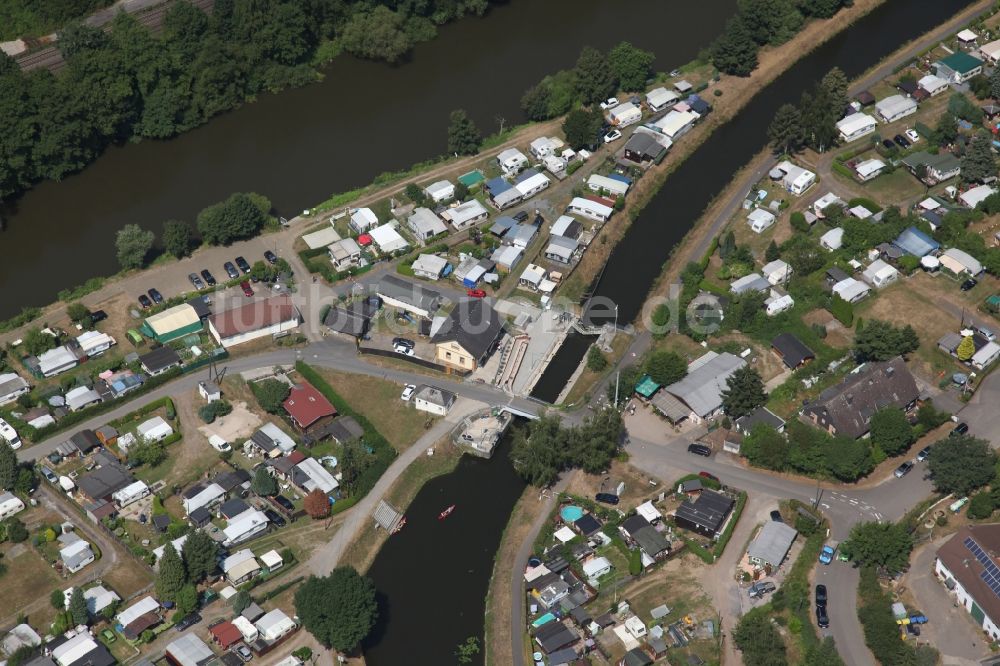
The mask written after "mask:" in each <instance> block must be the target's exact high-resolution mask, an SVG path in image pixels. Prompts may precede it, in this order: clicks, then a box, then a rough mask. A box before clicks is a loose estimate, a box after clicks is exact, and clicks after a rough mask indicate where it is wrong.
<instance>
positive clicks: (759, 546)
mask: <svg viewBox="0 0 1000 666" xmlns="http://www.w3.org/2000/svg"><path fill="white" fill-rule="evenodd" d="M797 535H798V532H796V531H795V529H794V528H793V527H791V526H789V525H786V524H785V523H779V522H778V521H776V520H770V521H768V522H766V523H764V527H762V528H761V530H760V532H758V533H757V536H756V537H754V539H753V541H751V542H750V546H749V548H747V557H748V559H749V560H750V563H751V564H755V565H757V566H759V567H763V566H770V567H771V568H772V569H777V568H778V567H780V566H781V563H782V562H784V561H785V557H787V556H788V551H789V550H791V548H792V544H793V543H794V542H795V537H796V536H797Z"/></svg>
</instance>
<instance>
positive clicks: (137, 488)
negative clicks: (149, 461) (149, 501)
mask: <svg viewBox="0 0 1000 666" xmlns="http://www.w3.org/2000/svg"><path fill="white" fill-rule="evenodd" d="M144 497H149V486H147V485H146V484H145V482H143V481H135V482H134V483H130V484H129V485H127V486H125V487H124V488H122V489H121V490H117V491H115V492H114V493H112V495H111V499H112V500H114V502H115V504H117V505H118V508H119V509H120V508H122V507H126V506H128V505H129V504H132V503H133V502H138V501H139V500H141V499H142V498H144Z"/></svg>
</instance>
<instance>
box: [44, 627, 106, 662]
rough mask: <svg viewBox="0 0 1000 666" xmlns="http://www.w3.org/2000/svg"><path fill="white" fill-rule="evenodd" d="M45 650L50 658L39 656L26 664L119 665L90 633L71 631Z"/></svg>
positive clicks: (48, 644) (48, 645) (47, 645)
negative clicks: (74, 633) (74, 632)
mask: <svg viewBox="0 0 1000 666" xmlns="http://www.w3.org/2000/svg"><path fill="white" fill-rule="evenodd" d="M67 636H69V638H67ZM45 649H46V651H47V654H48V656H44V655H42V656H38V657H35V658H34V659H31V660H30V661H25V662H24V663H25V664H26V665H27V664H30V665H31V666H114V665H115V664H117V663H118V661H117V660H116V659H115V658H114V656H112V654H111V652H110V651H109V650H108V648H107V647H106V646H105V645H104V644H103V643H101V642H100V641H98V640H97V639H96V638H94V637H93V636H91V635H90V632H89V631H81V632H79V633H77V634H76V635H73V632H72V631H69V632H67V633H66V634H62V635H61V636H58V637H57V638H55V639H54V640H53V641H52V642H51V643H47V644H46V646H45Z"/></svg>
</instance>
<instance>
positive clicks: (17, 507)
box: [0, 491, 24, 520]
mask: <svg viewBox="0 0 1000 666" xmlns="http://www.w3.org/2000/svg"><path fill="white" fill-rule="evenodd" d="M22 511H24V502H22V501H21V499H20V498H19V497H18V496H17V495H15V494H14V493H12V492H9V491H8V492H5V493H3V494H2V495H0V520H7V519H8V518H10V517H11V516H13V515H16V514H18V513H20V512H22Z"/></svg>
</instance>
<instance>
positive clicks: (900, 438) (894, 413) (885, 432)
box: [869, 407, 916, 456]
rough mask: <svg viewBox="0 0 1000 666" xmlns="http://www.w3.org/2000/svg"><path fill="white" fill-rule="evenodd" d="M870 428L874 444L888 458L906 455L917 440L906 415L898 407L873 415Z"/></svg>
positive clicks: (881, 410)
mask: <svg viewBox="0 0 1000 666" xmlns="http://www.w3.org/2000/svg"><path fill="white" fill-rule="evenodd" d="M869 427H870V428H871V441H872V444H874V445H875V446H878V447H879V448H880V449H882V451H883V452H884V453H885V454H886V455H888V456H898V455H900V454H903V453H905V452H906V450H907V449H908V448H910V445H911V444H913V442H914V440H915V439H916V437H915V435H914V433H913V427H912V426H911V425H910V422H909V421H907V420H906V414H904V413H903V410H901V409H899V408H898V407H885V408H883V409H880V410H878V411H877V412H875V413H874V414H872V417H871V421H870V423H869Z"/></svg>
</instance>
